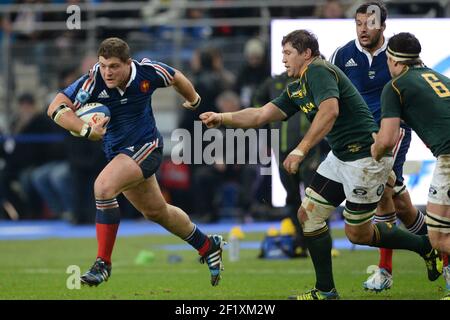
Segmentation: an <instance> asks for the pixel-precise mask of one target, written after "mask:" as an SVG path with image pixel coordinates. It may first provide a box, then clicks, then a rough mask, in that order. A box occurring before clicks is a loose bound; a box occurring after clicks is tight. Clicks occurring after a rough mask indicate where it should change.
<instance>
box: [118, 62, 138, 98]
mask: <svg viewBox="0 0 450 320" xmlns="http://www.w3.org/2000/svg"><path fill="white" fill-rule="evenodd" d="M135 78H136V66H135V65H134V61H131V76H130V80H128V83H127V86H126V87H125V90H127V88H128V87H129V86H130V84H131V82H133V80H134V79H135ZM117 91H119V93H120V95H121V96H123V94H124V93H125V91H122V90H121V89H120V88H117Z"/></svg>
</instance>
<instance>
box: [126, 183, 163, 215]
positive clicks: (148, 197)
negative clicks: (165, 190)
mask: <svg viewBox="0 0 450 320" xmlns="http://www.w3.org/2000/svg"><path fill="white" fill-rule="evenodd" d="M123 194H124V196H125V197H126V198H127V199H128V200H129V201H130V202H131V204H132V205H133V206H134V207H135V208H136V209H137V210H138V211H140V212H141V213H143V214H144V215H145V214H146V213H151V212H156V211H161V210H162V209H164V208H165V207H166V200H165V199H164V197H163V195H162V193H161V189H160V188H159V184H158V181H157V180H156V177H155V175H152V176H151V177H149V178H147V179H145V180H144V181H142V182H141V183H139V184H138V185H136V186H133V187H132V188H129V189H128V190H126V191H124V192H123Z"/></svg>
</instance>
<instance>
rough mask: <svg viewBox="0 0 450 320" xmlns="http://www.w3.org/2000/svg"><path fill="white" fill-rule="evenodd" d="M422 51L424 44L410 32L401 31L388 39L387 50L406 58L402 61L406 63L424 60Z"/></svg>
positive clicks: (413, 63)
mask: <svg viewBox="0 0 450 320" xmlns="http://www.w3.org/2000/svg"><path fill="white" fill-rule="evenodd" d="M421 51H422V46H421V45H420V42H419V40H418V39H417V38H416V37H415V36H414V35H413V34H412V33H409V32H401V33H398V34H396V35H394V36H393V37H391V38H390V39H389V41H388V48H387V52H388V53H389V54H391V55H394V56H396V57H399V58H403V59H404V60H402V61H400V62H401V63H402V64H405V65H416V64H421V63H422V60H421V59H420V57H419V55H420V52H421Z"/></svg>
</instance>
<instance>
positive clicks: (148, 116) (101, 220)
mask: <svg viewBox="0 0 450 320" xmlns="http://www.w3.org/2000/svg"><path fill="white" fill-rule="evenodd" d="M169 86H172V87H173V88H174V89H175V90H176V91H177V92H178V93H179V94H180V95H181V96H182V97H183V98H184V99H185V100H186V101H185V102H184V103H183V106H184V107H185V108H187V109H192V110H193V109H195V108H197V107H198V105H199V104H200V100H201V99H200V96H199V95H198V94H197V92H196V91H195V89H194V87H193V85H192V83H191V82H190V81H189V80H188V79H187V78H186V77H185V76H184V75H183V74H182V73H181V72H180V71H178V70H176V69H174V68H171V67H169V66H167V65H165V64H163V63H160V62H156V61H151V60H149V59H145V58H144V59H143V60H142V61H140V62H138V61H136V60H133V59H131V57H130V48H129V46H128V44H127V43H126V42H125V41H123V40H121V39H119V38H108V39H106V40H104V41H103V42H102V43H101V44H100V46H99V49H98V63H96V64H95V65H94V66H93V68H92V69H91V70H90V71H89V73H88V74H86V75H84V76H82V77H81V78H79V79H78V80H77V81H75V82H74V83H73V84H71V85H70V86H69V87H67V88H66V89H64V90H62V91H61V92H60V93H58V94H57V95H56V97H55V98H54V100H53V101H52V103H51V104H50V106H49V107H48V111H47V113H48V115H49V116H50V117H51V118H52V119H53V120H54V121H55V122H56V123H57V124H58V125H60V126H61V127H63V128H65V129H66V130H69V131H74V132H78V133H79V134H80V135H81V136H82V137H85V138H87V139H90V140H101V139H103V149H104V152H105V154H106V157H107V160H108V164H107V165H106V166H105V168H104V169H103V170H102V171H101V172H100V174H99V176H98V177H97V179H96V181H95V184H94V193H95V199H96V207H97V213H96V232H97V242H98V252H97V259H96V261H95V263H94V264H93V266H92V267H91V268H90V269H89V270H88V271H87V272H86V273H85V274H84V275H82V276H81V281H82V283H83V284H87V285H90V286H92V285H95V286H97V285H99V284H100V283H102V282H103V281H107V280H108V278H109V277H110V276H111V255H112V251H113V247H114V242H115V238H116V234H117V230H118V227H119V222H120V210H119V205H118V203H117V200H116V197H117V195H119V194H120V193H123V194H124V195H125V197H126V198H127V199H128V200H129V201H130V202H131V203H132V204H133V206H134V207H135V208H136V209H137V210H139V211H140V212H141V213H142V214H143V215H144V217H145V218H147V219H149V220H152V221H154V222H156V223H158V224H160V225H161V226H163V227H164V228H166V229H167V230H168V231H170V232H171V233H173V234H174V235H176V236H178V237H180V238H182V239H183V240H185V241H187V242H188V243H189V244H190V245H191V246H193V247H194V248H195V249H196V250H198V252H199V254H200V256H201V259H200V261H201V262H203V263H204V262H206V263H207V264H208V267H209V270H210V273H211V284H212V285H213V286H215V285H217V284H218V283H219V280H220V277H221V270H222V269H223V264H222V247H223V245H224V241H223V239H222V237H221V236H220V235H211V236H207V235H205V234H204V233H202V232H201V231H200V229H199V228H197V226H196V225H195V224H193V223H192V222H191V220H190V219H189V217H188V215H187V214H186V213H185V212H184V211H183V210H182V209H180V208H178V207H175V206H172V205H170V204H168V203H166V201H165V199H164V197H163V196H162V194H161V191H160V188H159V185H158V182H157V180H156V178H155V172H156V171H157V170H158V168H159V166H160V163H161V159H162V155H163V153H162V149H163V139H162V136H161V134H160V133H159V131H158V129H157V127H156V123H155V118H154V116H153V111H152V105H151V97H152V94H153V92H154V91H155V90H156V89H158V88H163V87H169ZM90 102H100V103H102V104H104V105H106V106H107V107H108V108H109V109H110V113H111V118H110V119H108V118H104V119H102V120H101V121H99V122H98V123H97V124H94V125H92V126H90V125H88V124H85V123H84V122H83V121H82V120H80V119H79V118H78V117H77V116H76V115H75V113H74V111H75V110H77V109H78V108H80V107H81V106H83V105H85V104H86V103H90ZM80 156H82V155H80Z"/></svg>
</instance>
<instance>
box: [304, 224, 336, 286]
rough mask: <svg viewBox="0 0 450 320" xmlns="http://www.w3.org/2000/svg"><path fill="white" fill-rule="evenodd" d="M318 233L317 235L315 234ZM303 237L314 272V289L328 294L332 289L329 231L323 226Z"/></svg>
mask: <svg viewBox="0 0 450 320" xmlns="http://www.w3.org/2000/svg"><path fill="white" fill-rule="evenodd" d="M318 232H319V234H317V233H318ZM304 235H305V242H306V245H307V247H308V250H309V255H310V256H311V260H312V262H313V264H314V270H315V272H316V289H318V290H320V291H326V292H328V291H330V290H331V289H333V288H334V280H333V268H332V262H331V246H332V242H331V235H330V231H329V230H328V227H327V226H325V227H323V228H322V229H321V230H318V231H316V232H314V235H309V234H308V233H306V232H305V233H304Z"/></svg>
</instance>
